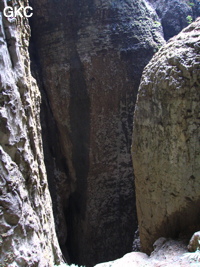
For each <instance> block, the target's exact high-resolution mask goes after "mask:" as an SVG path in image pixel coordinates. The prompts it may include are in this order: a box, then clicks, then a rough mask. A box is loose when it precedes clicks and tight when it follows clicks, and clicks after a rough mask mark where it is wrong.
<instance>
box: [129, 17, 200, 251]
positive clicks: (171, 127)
mask: <svg viewBox="0 0 200 267" xmlns="http://www.w3.org/2000/svg"><path fill="white" fill-rule="evenodd" d="M199 63H200V20H199V19H198V20H197V21H196V22H195V23H192V24H191V25H190V26H188V27H187V28H185V29H184V30H183V31H182V32H181V33H180V34H178V35H177V36H176V37H174V38H172V39H171V40H170V41H169V42H168V43H167V44H166V46H164V47H163V48H161V49H160V50H159V52H158V53H156V55H155V56H154V57H153V59H152V60H151V61H150V63H149V64H148V65H147V67H146V68H145V70H144V72H143V77H142V79H141V84H140V89H139V93H138V98H137V105H136V109H135V114H134V127H133V143H132V156H133V165H134V170H135V186H136V199H137V212H138V221H139V231H140V241H141V247H142V249H143V251H145V252H148V253H150V252H151V251H152V249H153V248H152V245H153V243H154V242H155V240H156V239H157V238H159V237H161V236H164V237H168V236H171V237H178V236H180V235H187V234H188V235H190V236H191V234H192V233H193V232H194V231H196V230H198V229H199V204H200V196H199V190H200V177H199V174H200V158H199V155H200V144H199V125H200V121H199V118H200V117H199V114H200V113H199V112H200V109H199V99H200V69H199V66H200V64H199Z"/></svg>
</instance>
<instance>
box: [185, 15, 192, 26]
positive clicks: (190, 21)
mask: <svg viewBox="0 0 200 267" xmlns="http://www.w3.org/2000/svg"><path fill="white" fill-rule="evenodd" d="M186 19H187V23H188V24H191V23H192V21H193V18H192V16H190V15H188V16H187V17H186Z"/></svg>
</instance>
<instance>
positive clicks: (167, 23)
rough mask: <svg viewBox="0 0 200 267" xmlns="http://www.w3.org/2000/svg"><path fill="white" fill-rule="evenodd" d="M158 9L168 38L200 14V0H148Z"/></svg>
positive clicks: (160, 21)
mask: <svg viewBox="0 0 200 267" xmlns="http://www.w3.org/2000/svg"><path fill="white" fill-rule="evenodd" d="M148 1H149V2H150V3H151V5H152V6H153V7H154V9H155V10H156V12H157V14H158V16H159V18H160V20H159V21H157V24H158V25H159V23H161V25H162V27H163V32H164V37H165V39H166V40H169V38H171V37H173V36H174V35H176V34H178V33H179V32H180V31H181V30H182V29H183V28H185V27H187V26H188V24H189V23H190V22H191V20H192V21H194V20H195V19H196V18H197V17H198V16H200V2H199V0H191V1H188V0H148Z"/></svg>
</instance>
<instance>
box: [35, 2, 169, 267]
mask: <svg viewBox="0 0 200 267" xmlns="http://www.w3.org/2000/svg"><path fill="white" fill-rule="evenodd" d="M31 4H32V6H33V7H34V10H35V14H34V16H33V20H32V24H31V25H32V33H33V42H34V43H33V45H34V51H37V54H35V55H34V57H35V58H34V60H35V62H36V63H37V68H38V66H39V68H40V75H41V76H40V77H41V78H40V79H41V80H42V82H41V84H42V87H41V88H43V90H44V94H45V95H46V97H47V99H48V100H47V102H48V103H47V104H48V105H49V107H50V108H49V110H51V112H52V114H53V117H54V122H55V124H56V127H57V129H58V132H57V138H58V139H59V143H60V148H61V150H59V151H60V152H59V155H60V156H59V157H60V159H62V164H64V165H65V169H64V168H62V169H61V164H60V166H58V163H59V162H58V161H57V162H56V161H55V168H54V171H53V170H52V176H51V178H50V182H52V180H54V184H57V185H58V184H59V182H57V181H58V180H59V181H63V183H64V184H65V186H66V187H65V190H64V191H63V194H62V195H63V196H62V197H61V198H60V200H59V201H60V203H61V206H62V207H63V210H64V215H65V217H66V223H67V229H66V230H67V231H65V235H62V234H61V232H60V229H59V227H58V228H57V229H58V235H59V236H60V243H62V246H63V245H65V246H67V249H68V250H69V254H70V257H71V259H72V261H75V262H76V263H79V264H82V265H84V264H87V265H88V266H91V265H92V266H93V265H94V264H95V263H97V262H100V261H106V260H110V259H114V258H116V257H119V256H122V255H124V254H125V253H126V252H127V251H130V250H131V247H132V241H133V236H134V231H135V230H136V228H137V219H136V211H135V196H134V180H133V178H134V177H133V168H132V162H131V153H130V146H131V135H132V116H133V110H134V104H135V99H136V94H137V89H138V85H139V80H140V77H141V73H142V70H143V68H144V66H145V65H146V64H147V63H148V61H149V60H150V58H151V57H152V55H153V54H154V52H155V51H157V49H158V47H159V46H161V45H162V44H163V43H164V40H163V37H162V30H161V28H160V27H157V25H155V23H154V21H156V20H158V18H157V16H156V13H155V12H154V10H153V9H152V8H151V7H150V5H149V4H148V3H147V2H146V1H143V0H139V1H134V2H133V1H129V0H128V1H98V0H87V1H86V0H82V1H80V0H73V1H72V0H69V1H59V2H58V3H57V2H55V1H46V0H40V1H39V0H38V1H36V0H34V1H31ZM49 114H50V113H49ZM46 129H49V131H48V132H47V134H46V136H48V135H49V134H50V135H51V129H52V128H51V126H50V125H49V128H48V127H47V128H46ZM52 140H53V139H52ZM55 142H57V141H56V140H55ZM47 143H48V145H47V147H48V155H49V154H51V153H53V154H54V155H55V158H57V156H56V155H57V154H56V153H55V149H54V148H55V146H54V144H53V145H52V144H51V143H50V142H49V141H48V140H47ZM47 168H49V166H48V165H47ZM50 168H52V166H50ZM63 188H64V187H62V188H61V190H63ZM55 190H60V189H59V188H57V189H56V187H54V188H53V191H54V192H55ZM64 192H66V193H65V194H64ZM56 203H57V204H58V202H56V201H55V205H57V204H56ZM62 216H63V215H62V214H60V215H58V214H56V213H55V218H56V222H57V223H58V224H59V221H60V222H61V221H63V219H62ZM60 224H62V223H60Z"/></svg>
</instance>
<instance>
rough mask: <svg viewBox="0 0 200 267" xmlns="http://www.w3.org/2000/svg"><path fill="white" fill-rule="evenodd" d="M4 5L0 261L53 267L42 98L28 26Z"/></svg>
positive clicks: (55, 252)
mask: <svg viewBox="0 0 200 267" xmlns="http://www.w3.org/2000/svg"><path fill="white" fill-rule="evenodd" d="M6 5H7V1H3V0H1V1H0V11H1V12H0V44H1V46H0V142H1V145H0V265H1V266H2V267H9V266H10V267H11V266H12V267H22V266H29V267H31V266H32V267H33V266H34V267H36V266H39V267H52V266H54V264H55V263H60V261H61V252H60V250H59V246H58V242H57V238H56V234H55V228H54V220H53V213H52V206H51V199H50V195H49V190H48V185H47V177H46V171H45V166H44V158H43V148H42V139H41V127H40V116H39V112H40V103H41V97H40V93H39V90H38V87H37V85H36V82H35V80H34V79H33V78H32V76H31V73H30V59H29V53H28V44H29V37H30V27H29V24H28V21H27V19H25V18H20V17H18V18H17V19H14V18H11V19H9V18H8V19H7V18H5V17H4V15H3V14H2V11H3V8H4V7H5V6H6ZM9 5H11V6H13V5H17V6H18V7H19V6H27V5H28V1H10V2H9Z"/></svg>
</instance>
